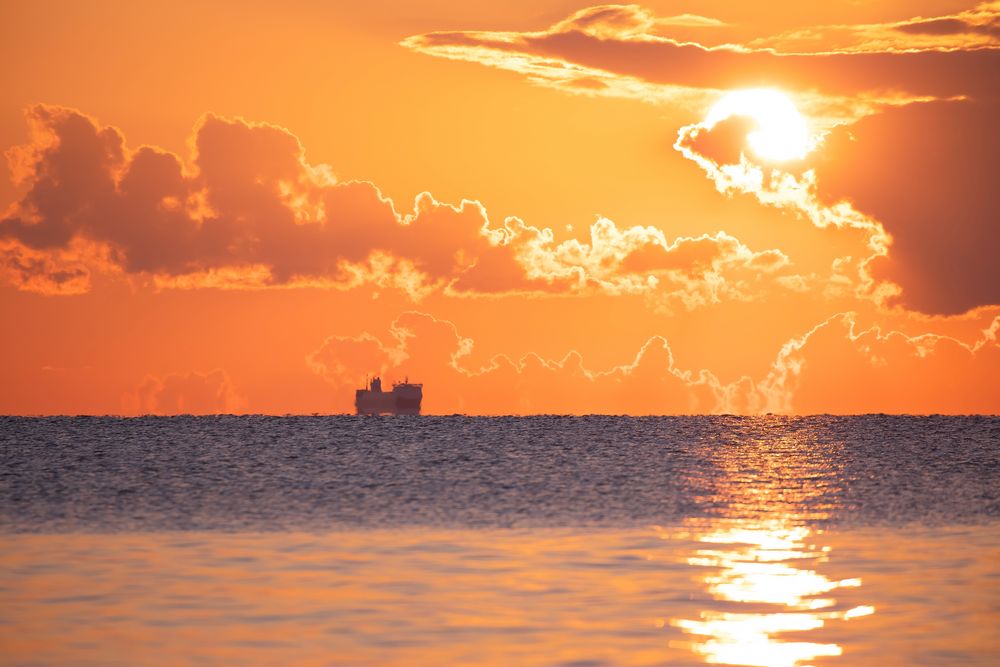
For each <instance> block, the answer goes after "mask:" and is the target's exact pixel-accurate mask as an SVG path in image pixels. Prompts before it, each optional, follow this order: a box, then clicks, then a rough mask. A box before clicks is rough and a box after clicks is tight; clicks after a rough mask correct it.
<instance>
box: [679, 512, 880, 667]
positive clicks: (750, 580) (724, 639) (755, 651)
mask: <svg viewBox="0 0 1000 667" xmlns="http://www.w3.org/2000/svg"><path fill="white" fill-rule="evenodd" d="M811 534H812V533H811V531H810V529H809V528H806V527H805V526H788V525H785V524H783V523H782V522H781V521H780V520H776V521H774V522H771V523H765V524H759V525H752V524H741V523H739V522H737V523H735V524H734V525H731V526H728V527H720V528H718V529H716V530H713V531H712V532H709V533H706V534H704V535H702V536H701V537H700V540H701V542H703V543H705V544H706V545H707V546H706V548H704V549H699V550H697V552H696V553H695V555H693V556H691V557H690V558H688V559H687V563H688V564H689V565H692V566H696V567H704V568H711V569H712V570H713V572H712V573H710V574H706V575H705V576H704V577H703V582H704V584H705V586H706V588H707V590H708V592H709V593H710V594H711V595H712V597H714V598H715V599H716V600H722V601H727V602H734V603H742V604H751V605H768V606H770V607H773V608H774V610H773V611H753V612H728V611H712V610H709V611H703V612H701V614H700V617H699V618H698V619H697V620H693V619H683V618H682V619H674V620H673V621H672V622H671V623H672V625H674V626H675V627H678V628H680V629H682V630H683V631H685V632H687V633H690V634H692V635H695V636H697V637H699V638H700V639H699V640H698V641H696V642H694V643H693V644H692V646H691V649H692V650H693V651H694V652H695V653H697V654H698V655H700V656H701V657H703V658H704V659H705V661H706V662H708V663H711V664H721V665H751V666H754V667H805V666H806V665H807V664H808V661H811V660H813V659H814V658H818V657H821V656H825V657H828V656H839V655H841V654H842V653H843V649H842V648H841V647H840V646H839V645H837V644H834V643H823V642H814V641H795V640H786V639H783V638H782V636H783V635H784V634H785V633H791V632H801V631H807V630H817V629H820V628H822V627H823V626H824V625H825V624H826V623H827V622H828V621H832V620H848V619H852V618H857V617H859V616H867V615H869V614H872V613H874V611H875V609H874V607H872V606H867V605H861V606H855V607H852V608H850V609H846V610H841V609H837V608H836V600H834V599H833V598H832V597H829V594H830V593H832V592H834V591H836V589H838V588H844V587H857V586H861V580H860V579H856V578H855V579H842V580H839V581H835V580H831V579H829V578H827V577H826V576H824V575H823V574H820V573H819V572H817V571H816V570H815V569H813V565H814V564H816V563H822V562H826V561H827V560H828V559H829V557H830V550H829V549H828V548H817V547H816V546H814V545H812V544H810V543H809V542H808V541H807V540H808V539H809V538H810V536H811Z"/></svg>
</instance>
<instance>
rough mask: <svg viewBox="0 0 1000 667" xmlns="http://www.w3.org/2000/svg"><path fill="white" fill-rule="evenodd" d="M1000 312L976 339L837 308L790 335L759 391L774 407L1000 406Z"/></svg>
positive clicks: (959, 409)
mask: <svg viewBox="0 0 1000 667" xmlns="http://www.w3.org/2000/svg"><path fill="white" fill-rule="evenodd" d="M998 329H1000V317H998V318H995V319H994V320H993V321H992V323H991V325H990V326H989V327H988V328H987V329H986V330H984V331H983V332H982V337H981V338H980V339H979V340H976V341H973V342H972V343H966V342H962V341H960V340H957V339H955V338H951V337H949V336H941V335H936V334H924V335H920V336H907V335H906V334H903V333H900V332H898V331H888V332H884V331H882V330H881V329H880V328H879V327H877V326H874V327H871V328H869V329H865V330H863V331H858V325H857V321H856V316H855V315H854V314H852V313H841V314H838V315H834V316H833V317H831V318H829V319H828V320H826V321H824V322H822V323H820V324H818V325H817V326H816V327H814V328H813V329H811V330H810V331H808V332H807V333H806V334H804V335H803V336H801V337H797V338H793V339H791V340H789V341H788V342H787V343H786V344H785V345H784V347H783V348H782V350H781V351H780V353H779V354H778V356H777V358H776V360H775V362H774V365H773V367H772V370H771V373H770V375H769V376H768V377H767V378H766V379H765V380H764V381H763V382H761V383H760V386H759V390H760V392H761V395H762V397H763V399H764V401H765V404H766V405H767V406H768V409H769V410H773V411H775V412H795V413H799V414H815V413H864V412H886V413H911V414H929V413H953V414H963V413H995V412H997V411H998V410H1000V398H998V397H997V394H996V391H995V385H996V378H997V377H998V375H1000V345H998V344H997V335H996V334H997V330H998Z"/></svg>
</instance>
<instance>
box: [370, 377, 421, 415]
mask: <svg viewBox="0 0 1000 667" xmlns="http://www.w3.org/2000/svg"><path fill="white" fill-rule="evenodd" d="M423 398H424V385H422V384H413V383H411V382H410V379H409V378H406V379H405V380H404V381H403V382H395V383H393V385H392V391H382V378H380V377H373V378H371V380H369V381H368V382H367V386H366V387H365V388H364V389H358V390H357V391H355V392H354V407H355V408H356V409H357V411H358V414H359V415H386V414H388V415H419V414H420V402H421V401H422V400H423Z"/></svg>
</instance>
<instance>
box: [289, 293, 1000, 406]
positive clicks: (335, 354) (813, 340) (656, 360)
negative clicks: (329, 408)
mask: <svg viewBox="0 0 1000 667" xmlns="http://www.w3.org/2000/svg"><path fill="white" fill-rule="evenodd" d="M998 331H1000V317H996V318H995V319H993V320H992V322H991V324H990V326H988V327H987V328H986V329H984V330H983V331H982V333H981V336H980V337H979V339H977V340H974V341H972V342H963V341H960V340H958V339H955V338H952V337H949V336H943V335H938V334H930V333H928V334H923V335H919V336H908V335H905V334H903V333H900V332H898V331H891V330H889V331H883V330H882V329H881V328H879V327H877V326H873V327H870V328H868V329H865V330H863V331H859V330H858V325H857V317H856V315H854V314H852V313H840V314H837V315H834V316H832V317H830V318H829V319H827V320H825V321H823V322H821V323H820V324H818V325H816V326H815V327H813V328H812V329H811V330H809V331H808V332H806V333H805V334H803V335H802V336H797V337H794V338H792V339H790V340H789V341H788V342H787V343H785V344H784V345H783V346H782V348H781V349H780V350H779V351H778V353H777V354H776V356H775V361H774V362H773V364H772V366H771V368H770V371H769V372H768V373H767V375H766V376H764V377H761V378H758V379H756V380H755V379H753V378H750V377H740V378H735V379H730V380H728V381H724V380H720V379H719V378H718V377H717V376H716V375H715V374H714V373H712V372H711V371H710V370H706V369H702V370H687V369H684V368H683V367H682V366H681V365H680V364H678V363H677V361H676V360H675V359H674V355H673V352H672V350H671V348H670V344H669V343H668V341H667V340H666V339H665V338H663V337H662V336H653V337H651V338H649V339H648V340H647V341H646V342H645V343H644V344H643V345H642V347H641V348H640V349H639V350H638V351H637V352H636V354H635V356H634V357H633V358H632V359H630V360H623V363H622V364H621V365H618V366H614V367H612V368H605V369H594V368H592V367H590V366H588V365H587V363H586V361H585V360H584V358H583V357H582V356H581V355H580V354H579V353H577V352H573V351H571V352H569V353H567V354H566V355H565V356H564V357H562V358H561V359H545V358H542V357H540V356H538V355H536V354H528V355H525V356H524V357H522V358H520V359H511V358H510V357H508V356H506V355H502V354H501V355H496V356H494V357H493V358H492V359H490V361H489V362H488V363H486V364H485V365H482V366H479V367H476V366H472V365H470V364H469V359H470V358H471V352H472V350H473V346H474V342H473V341H472V340H471V339H469V338H467V337H464V336H462V335H461V333H460V332H459V330H458V328H457V327H456V326H455V325H454V324H453V323H452V322H449V321H447V320H441V319H438V318H435V317H433V316H432V315H429V314H426V313H420V312H416V311H410V312H406V313H403V314H402V315H400V316H399V317H398V318H397V319H396V320H395V321H394V322H393V323H392V325H391V326H390V329H389V332H388V335H387V336H385V337H384V338H378V337H376V336H375V335H373V334H371V333H365V334H363V335H361V336H359V337H356V338H345V337H338V336H331V337H329V338H327V340H326V341H324V343H323V344H322V345H321V346H320V347H319V348H318V349H316V350H315V351H314V352H312V353H311V354H310V355H309V356H308V358H307V363H308V364H309V366H310V368H312V370H313V371H314V372H315V373H317V374H318V375H320V376H321V377H323V378H324V379H325V380H326V381H327V382H329V383H330V384H331V385H332V386H333V388H334V392H335V396H336V399H335V400H337V401H338V403H337V408H338V409H341V410H344V411H350V410H352V409H353V406H352V404H351V400H353V391H351V390H352V389H353V388H355V387H360V386H362V384H363V382H364V378H365V376H366V375H371V374H378V375H381V376H382V377H383V379H384V381H385V382H386V384H388V381H389V380H392V381H400V380H402V379H404V378H409V379H410V380H411V381H415V382H422V383H424V384H425V399H424V406H423V407H424V411H425V412H427V413H430V414H450V413H468V414H587V413H594V414H636V415H642V414H678V413H680V414H684V413H708V412H714V413H738V414H759V413H763V412H777V413H794V414H815V413H862V412H878V411H883V412H909V413H935V412H937V413H973V412H996V411H997V410H1000V399H998V398H997V396H996V395H995V394H996V392H995V391H991V389H992V386H993V384H995V378H996V377H997V374H998V372H1000V345H998Z"/></svg>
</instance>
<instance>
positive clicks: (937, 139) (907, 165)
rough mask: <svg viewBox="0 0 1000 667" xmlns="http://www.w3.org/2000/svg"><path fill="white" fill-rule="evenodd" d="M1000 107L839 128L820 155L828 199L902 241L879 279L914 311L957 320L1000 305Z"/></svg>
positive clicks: (953, 109)
mask: <svg viewBox="0 0 1000 667" xmlns="http://www.w3.org/2000/svg"><path fill="white" fill-rule="evenodd" d="M997 111H998V109H997V107H996V106H993V105H987V104H983V103H979V102H934V103H927V104H914V105H909V106H906V107H901V108H893V109H888V110H886V111H884V112H882V113H880V114H876V115H873V116H869V117H867V118H864V119H862V120H860V121H858V122H857V123H855V124H854V125H851V126H847V127H841V128H838V129H836V130H835V131H834V132H832V133H831V134H830V135H829V136H828V137H827V139H826V141H825V145H824V146H823V147H822V148H821V150H819V151H817V153H816V164H815V169H816V176H817V183H818V193H819V196H820V198H821V200H823V201H824V203H827V204H832V203H834V202H836V201H838V200H846V201H849V202H851V203H852V204H853V206H854V207H855V208H856V209H857V210H859V211H861V212H862V213H865V214H866V215H869V216H871V217H873V218H875V219H876V220H878V221H879V222H881V223H882V225H883V227H884V228H885V229H886V231H887V232H889V234H890V235H891V236H892V238H893V243H892V246H891V247H890V252H889V255H888V256H887V257H880V258H877V259H876V260H875V261H874V263H873V264H872V269H873V271H874V273H875V276H876V277H879V278H884V279H888V280H891V281H893V282H895V283H898V284H899V285H900V286H901V287H902V288H903V292H902V294H901V295H900V296H899V297H898V300H899V302H900V303H902V304H903V305H905V306H906V307H907V308H911V309H915V310H920V311H923V312H927V313H939V314H954V313H961V312H964V311H966V310H969V309H971V308H975V307H977V306H982V305H988V304H997V303H1000V262H998V261H997V258H998V251H1000V190H998V188H997V174H998V173H1000V127H998V125H997V122H998V121H997V119H998V118H1000V116H998V115H997Z"/></svg>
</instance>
